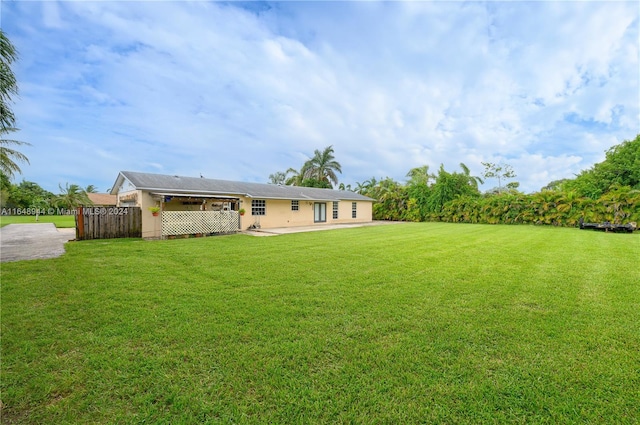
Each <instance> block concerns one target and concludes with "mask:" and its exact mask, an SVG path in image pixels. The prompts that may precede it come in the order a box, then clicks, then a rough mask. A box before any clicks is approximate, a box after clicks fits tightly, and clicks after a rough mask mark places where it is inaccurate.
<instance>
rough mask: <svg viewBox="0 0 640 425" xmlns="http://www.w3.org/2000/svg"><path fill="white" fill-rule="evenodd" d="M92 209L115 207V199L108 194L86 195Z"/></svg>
mask: <svg viewBox="0 0 640 425" xmlns="http://www.w3.org/2000/svg"><path fill="white" fill-rule="evenodd" d="M87 197H88V198H89V200H90V201H91V203H92V204H93V205H92V206H94V207H115V206H116V200H117V197H116V196H115V195H111V194H109V193H91V192H89V193H87Z"/></svg>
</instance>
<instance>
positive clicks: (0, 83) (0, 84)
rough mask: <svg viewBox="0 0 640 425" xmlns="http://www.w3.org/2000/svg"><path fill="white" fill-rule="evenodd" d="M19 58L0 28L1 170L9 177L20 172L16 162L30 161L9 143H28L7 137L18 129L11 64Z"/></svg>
mask: <svg viewBox="0 0 640 425" xmlns="http://www.w3.org/2000/svg"><path fill="white" fill-rule="evenodd" d="M17 58H18V53H17V51H16V49H15V47H14V46H13V44H11V41H9V39H8V38H7V36H6V35H5V33H4V31H2V30H0V172H2V174H5V175H6V176H7V177H9V178H11V177H13V175H14V173H19V172H20V167H19V166H18V164H17V163H16V162H26V163H29V160H28V159H27V157H26V156H25V155H24V154H22V153H20V152H18V151H17V150H14V149H11V148H9V147H7V146H9V145H14V146H15V145H17V146H21V145H28V143H26V142H19V141H17V140H11V139H5V138H4V136H5V134H9V133H11V132H14V131H17V130H18V129H17V128H15V124H16V117H15V116H14V115H13V111H12V110H11V108H10V106H9V103H10V102H11V96H13V95H17V94H18V83H17V81H16V76H15V75H14V73H13V71H12V70H11V64H12V63H13V62H14V61H15V60H16V59H17Z"/></svg>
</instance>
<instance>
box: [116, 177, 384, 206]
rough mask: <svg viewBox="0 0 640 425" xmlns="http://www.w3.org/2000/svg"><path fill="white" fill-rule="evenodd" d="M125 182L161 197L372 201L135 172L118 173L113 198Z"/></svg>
mask: <svg viewBox="0 0 640 425" xmlns="http://www.w3.org/2000/svg"><path fill="white" fill-rule="evenodd" d="M124 179H127V180H128V181H129V182H130V183H131V184H132V185H133V186H134V187H135V188H136V189H139V190H148V191H150V192H159V193H162V194H169V193H180V194H190V195H242V196H246V197H249V198H261V199H293V200H295V199H298V200H314V201H374V199H372V198H369V197H367V196H364V195H360V194H359V193H355V192H351V191H348V190H334V189H318V188H314V187H301V186H280V185H275V184H264V183H244V182H236V181H230V180H216V179H205V178H198V177H183V176H169V175H165V174H151V173H138V172H134V171H121V172H120V174H119V175H118V178H117V179H116V182H115V184H114V185H113V189H111V193H112V194H114V195H115V194H116V193H117V192H118V188H119V187H120V186H121V185H122V184H123V182H124Z"/></svg>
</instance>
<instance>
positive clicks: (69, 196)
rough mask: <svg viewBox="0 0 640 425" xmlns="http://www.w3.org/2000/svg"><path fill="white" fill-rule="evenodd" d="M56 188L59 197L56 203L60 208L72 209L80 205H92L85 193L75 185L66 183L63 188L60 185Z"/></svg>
mask: <svg viewBox="0 0 640 425" xmlns="http://www.w3.org/2000/svg"><path fill="white" fill-rule="evenodd" d="M58 187H59V188H60V195H58V197H57V199H56V201H57V203H58V205H60V206H61V207H64V208H68V209H73V208H76V207H79V206H80V205H92V202H91V201H90V200H89V197H88V196H87V192H85V191H84V189H82V188H81V187H80V186H78V185H77V184H71V185H70V184H69V183H67V184H66V185H65V187H64V188H63V187H62V186H61V185H58Z"/></svg>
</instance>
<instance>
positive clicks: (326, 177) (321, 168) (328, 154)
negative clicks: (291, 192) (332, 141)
mask: <svg viewBox="0 0 640 425" xmlns="http://www.w3.org/2000/svg"><path fill="white" fill-rule="evenodd" d="M333 153H334V150H333V146H327V147H326V148H325V149H324V150H323V151H320V150H318V149H316V150H315V151H314V155H313V157H312V158H310V159H309V160H308V161H307V162H305V164H304V166H303V167H302V173H303V174H304V178H305V179H313V180H317V181H324V182H327V183H329V184H330V185H331V183H333V184H338V176H337V175H336V172H338V173H342V167H341V165H340V163H339V162H338V161H336V160H335V157H334V156H333Z"/></svg>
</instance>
